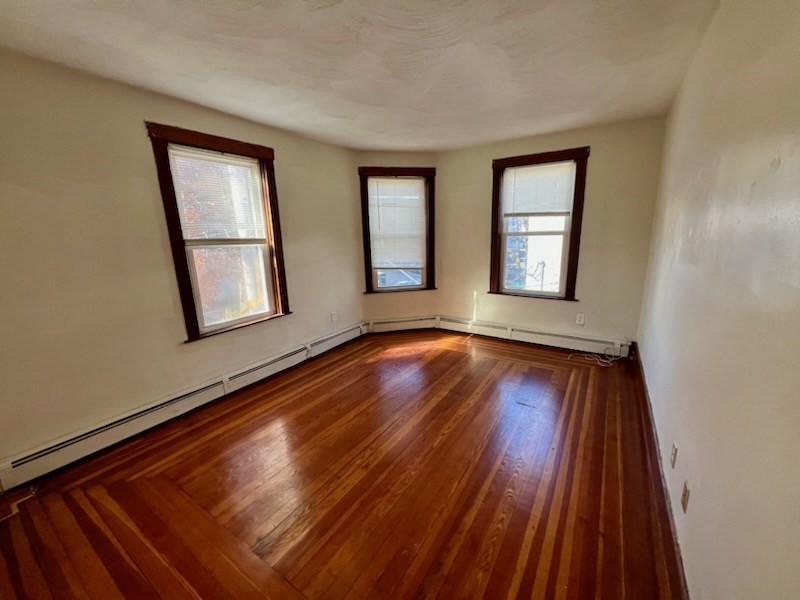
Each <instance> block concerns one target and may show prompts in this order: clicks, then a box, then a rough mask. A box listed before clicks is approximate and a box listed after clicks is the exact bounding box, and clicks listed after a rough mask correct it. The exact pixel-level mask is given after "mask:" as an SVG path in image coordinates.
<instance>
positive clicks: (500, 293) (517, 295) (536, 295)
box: [487, 291, 580, 302]
mask: <svg viewBox="0 0 800 600" xmlns="http://www.w3.org/2000/svg"><path fill="white" fill-rule="evenodd" d="M487 293H488V294H492V295H494V296H516V297H519V298H535V299H536V300H561V301H562V302H580V300H578V299H577V298H566V297H565V298H561V297H559V296H545V295H539V294H524V293H522V292H520V293H514V292H492V291H490V292H487Z"/></svg>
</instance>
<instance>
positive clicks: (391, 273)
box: [375, 269, 423, 288]
mask: <svg viewBox="0 0 800 600" xmlns="http://www.w3.org/2000/svg"><path fill="white" fill-rule="evenodd" d="M422 271H423V270H422V269H376V273H375V276H376V286H377V287H378V288H395V287H419V286H421V285H422Z"/></svg>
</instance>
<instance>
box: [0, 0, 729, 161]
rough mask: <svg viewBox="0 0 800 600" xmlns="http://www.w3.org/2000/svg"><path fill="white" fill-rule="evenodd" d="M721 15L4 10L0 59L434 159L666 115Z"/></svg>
mask: <svg viewBox="0 0 800 600" xmlns="http://www.w3.org/2000/svg"><path fill="white" fill-rule="evenodd" d="M715 5H716V0H528V1H525V0H394V1H391V0H286V1H273V0H205V1H200V0H133V1H132V0H0V44H2V45H4V46H7V47H10V48H14V49H16V50H19V51H22V52H25V53H27V54H31V55H33V56H38V57H41V58H45V59H48V60H52V61H55V62H58V63H62V64H65V65H68V66H72V67H77V68H79V69H83V70H86V71H89V72H92V73H97V74H99V75H104V76H106V77H111V78H113V79H117V80H121V81H124V82H127V83H131V84H133V85H137V86H141V87H144V88H148V89H151V90H155V91H158V92H162V93H165V94H169V95H171V96H177V97H179V98H184V99H188V100H192V101H194V102H197V103H198V104H203V105H206V106H210V107H213V108H217V109H220V110H223V111H226V112H229V113H233V114H236V115H240V116H243V117H247V118H250V119H253V120H255V121H259V122H262V123H266V124H269V125H275V126H279V127H284V128H286V129H290V130H293V131H297V132H301V133H303V134H305V135H308V136H310V137H314V138H317V139H322V140H326V141H330V142H334V143H338V144H341V145H344V146H349V147H353V148H363V149H367V148H369V149H398V150H399V149H403V150H436V149H445V148H453V147H460V146H466V145H471V144H475V143H480V142H487V141H494V140H500V139H505V138H511V137H519V136H523V135H529V134H536V133H543V132H546V131H555V130H559V129H566V128H570V127H576V126H583V125H589V124H592V123H598V122H605V121H611V120H616V119H624V118H632V117H637V116H644V115H651V114H657V113H661V112H664V111H666V109H667V108H668V107H669V104H670V102H671V100H672V98H673V95H674V94H675V92H676V91H677V88H678V85H679V84H680V81H681V78H682V76H683V73H684V72H685V69H686V67H687V66H688V64H689V61H690V60H691V58H692V56H693V54H694V51H695V49H696V47H697V45H698V43H699V41H700V37H701V36H702V33H703V32H704V30H705V27H706V25H707V23H708V21H709V20H710V18H711V16H712V14H713V11H714V8H715Z"/></svg>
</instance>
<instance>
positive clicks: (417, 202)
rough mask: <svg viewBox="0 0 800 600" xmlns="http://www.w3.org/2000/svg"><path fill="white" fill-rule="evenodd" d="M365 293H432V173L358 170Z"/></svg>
mask: <svg viewBox="0 0 800 600" xmlns="http://www.w3.org/2000/svg"><path fill="white" fill-rule="evenodd" d="M358 174H359V177H360V178H361V210H362V222H363V226H364V268H365V272H366V287H367V292H370V293H371V292H396V291H402V290H425V289H433V288H434V287H435V285H434V265H433V256H434V237H433V214H434V178H435V176H436V169H433V168H416V167H414V168H411V167H402V168H401V167H397V168H394V167H392V168H390V167H361V168H360V169H359V170H358Z"/></svg>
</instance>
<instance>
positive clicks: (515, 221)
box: [503, 216, 567, 233]
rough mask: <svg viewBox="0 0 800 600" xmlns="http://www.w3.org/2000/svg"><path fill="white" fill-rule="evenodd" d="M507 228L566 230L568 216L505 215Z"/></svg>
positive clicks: (512, 230) (511, 229)
mask: <svg viewBox="0 0 800 600" xmlns="http://www.w3.org/2000/svg"><path fill="white" fill-rule="evenodd" d="M503 222H504V224H505V230H506V231H508V232H512V233H513V232H515V231H564V230H565V229H566V227H567V217H565V216H558V217H546V216H541V217H540V216H536V217H505V218H504V219H503Z"/></svg>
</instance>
